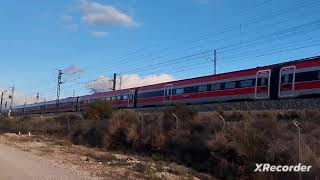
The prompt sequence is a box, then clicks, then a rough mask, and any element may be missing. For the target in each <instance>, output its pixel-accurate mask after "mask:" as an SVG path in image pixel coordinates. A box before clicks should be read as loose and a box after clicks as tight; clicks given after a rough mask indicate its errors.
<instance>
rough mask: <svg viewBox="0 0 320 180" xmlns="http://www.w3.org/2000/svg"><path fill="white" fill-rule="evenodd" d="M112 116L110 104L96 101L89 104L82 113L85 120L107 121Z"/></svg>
mask: <svg viewBox="0 0 320 180" xmlns="http://www.w3.org/2000/svg"><path fill="white" fill-rule="evenodd" d="M111 116H112V104H111V103H110V102H108V101H103V100H97V101H96V102H95V103H93V104H90V105H89V107H88V109H87V110H86V111H85V113H84V118H85V119H109V118H110V117H111Z"/></svg>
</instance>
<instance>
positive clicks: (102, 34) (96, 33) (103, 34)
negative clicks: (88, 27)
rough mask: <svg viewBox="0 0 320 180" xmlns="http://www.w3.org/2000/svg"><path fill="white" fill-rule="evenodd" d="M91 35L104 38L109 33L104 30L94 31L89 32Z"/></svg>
mask: <svg viewBox="0 0 320 180" xmlns="http://www.w3.org/2000/svg"><path fill="white" fill-rule="evenodd" d="M91 35H92V36H93V37H96V38H105V37H107V36H108V35H109V33H108V32H105V31H94V32H91Z"/></svg>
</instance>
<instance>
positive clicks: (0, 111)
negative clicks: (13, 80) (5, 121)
mask: <svg viewBox="0 0 320 180" xmlns="http://www.w3.org/2000/svg"><path fill="white" fill-rule="evenodd" d="M2 103H3V91H2V92H1V103H0V115H2Z"/></svg>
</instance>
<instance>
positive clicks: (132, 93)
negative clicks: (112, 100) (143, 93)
mask: <svg viewBox="0 0 320 180" xmlns="http://www.w3.org/2000/svg"><path fill="white" fill-rule="evenodd" d="M134 99H135V90H130V91H129V94H128V107H134Z"/></svg>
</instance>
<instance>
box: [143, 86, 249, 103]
mask: <svg viewBox="0 0 320 180" xmlns="http://www.w3.org/2000/svg"><path fill="white" fill-rule="evenodd" d="M254 93H255V88H245V89H234V90H224V91H213V92H204V93H195V94H185V95H177V96H172V100H183V99H197V98H206V97H221V96H232V95H247V94H254ZM163 100H164V97H156V98H145V99H138V104H139V103H147V102H162V101H163Z"/></svg>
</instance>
